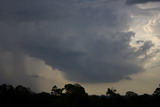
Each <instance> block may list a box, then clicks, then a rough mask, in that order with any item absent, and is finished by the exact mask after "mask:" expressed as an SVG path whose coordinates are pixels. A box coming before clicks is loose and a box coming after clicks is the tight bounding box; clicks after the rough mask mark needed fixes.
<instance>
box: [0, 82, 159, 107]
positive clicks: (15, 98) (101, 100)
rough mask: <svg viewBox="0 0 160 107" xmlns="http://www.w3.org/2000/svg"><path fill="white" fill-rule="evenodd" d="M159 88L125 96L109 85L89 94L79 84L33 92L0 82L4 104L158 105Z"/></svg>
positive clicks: (25, 106)
mask: <svg viewBox="0 0 160 107" xmlns="http://www.w3.org/2000/svg"><path fill="white" fill-rule="evenodd" d="M159 93H160V88H156V89H155V91H154V92H153V95H148V94H144V95H138V94H136V93H134V92H132V91H128V92H126V95H125V96H121V95H119V94H118V93H116V90H115V89H110V88H108V90H107V92H106V96H105V95H102V96H97V95H88V94H87V93H86V92H85V89H84V88H83V87H82V86H81V85H79V84H66V85H65V86H64V88H58V87H57V86H53V88H52V89H51V94H50V93H46V92H41V93H34V92H32V91H31V90H30V89H29V88H26V87H23V86H21V85H18V86H17V87H13V86H12V85H8V84H3V85H0V104H1V106H4V107H11V106H14V107H158V106H159V105H160V94H159Z"/></svg>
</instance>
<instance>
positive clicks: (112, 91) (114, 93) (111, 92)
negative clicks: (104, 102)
mask: <svg viewBox="0 0 160 107" xmlns="http://www.w3.org/2000/svg"><path fill="white" fill-rule="evenodd" d="M116 92H117V90H116V89H110V88H108V89H107V92H106V95H107V96H108V95H109V96H119V94H118V93H116Z"/></svg>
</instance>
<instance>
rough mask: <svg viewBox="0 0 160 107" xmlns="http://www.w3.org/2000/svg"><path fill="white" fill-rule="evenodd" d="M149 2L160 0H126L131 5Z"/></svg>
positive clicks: (158, 0)
mask: <svg viewBox="0 0 160 107" xmlns="http://www.w3.org/2000/svg"><path fill="white" fill-rule="evenodd" d="M148 2H160V0H126V3H127V4H129V5H132V4H143V3H148Z"/></svg>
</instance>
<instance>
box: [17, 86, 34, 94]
mask: <svg viewBox="0 0 160 107" xmlns="http://www.w3.org/2000/svg"><path fill="white" fill-rule="evenodd" d="M15 93H16V94H19V95H29V94H32V93H33V92H32V91H31V90H30V88H26V87H24V86H22V85H18V86H17V87H16V88H15Z"/></svg>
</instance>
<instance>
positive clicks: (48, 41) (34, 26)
mask: <svg viewBox="0 0 160 107" xmlns="http://www.w3.org/2000/svg"><path fill="white" fill-rule="evenodd" d="M126 8H127V7H126V6H125V3H121V2H120V1H109V0H108V1H107V0H106V1H104V0H99V1H96V0H67V1H66V0H45V1H44V0H27V1H25V0H14V1H13V0H1V1H0V12H1V14H0V16H1V17H0V29H1V30H0V50H1V52H2V53H3V52H6V51H7V52H10V53H18V54H17V56H16V57H20V56H19V55H20V54H25V55H28V56H32V57H35V58H39V59H41V60H43V61H45V62H46V64H48V65H49V66H51V67H52V68H53V69H59V70H60V71H62V72H63V73H64V76H65V78H66V79H68V80H72V81H77V82H84V83H86V82H89V83H102V82H117V81H120V80H122V79H129V78H128V75H130V74H135V73H138V72H142V71H144V67H143V64H144V62H145V61H146V60H148V58H150V57H148V56H150V54H148V51H149V50H150V49H151V48H152V47H153V46H154V44H153V43H152V42H151V41H146V42H144V43H143V44H142V46H141V47H139V48H138V49H137V48H133V47H132V46H131V45H130V42H131V41H132V38H133V37H134V34H135V33H134V32H131V31H129V27H130V24H131V23H130V22H131V17H130V13H129V12H128V10H127V9H126ZM151 54H152V53H151ZM16 57H15V58H16ZM15 63H17V62H16V61H15ZM20 67H23V66H20ZM2 72H5V70H4V71H2ZM15 72H18V70H17V71H15ZM44 72H45V71H44Z"/></svg>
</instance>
